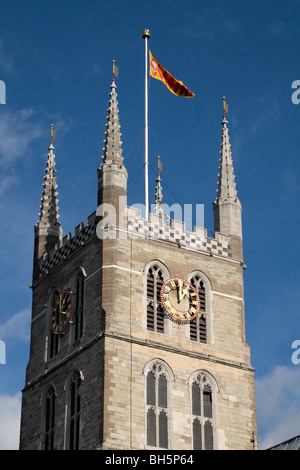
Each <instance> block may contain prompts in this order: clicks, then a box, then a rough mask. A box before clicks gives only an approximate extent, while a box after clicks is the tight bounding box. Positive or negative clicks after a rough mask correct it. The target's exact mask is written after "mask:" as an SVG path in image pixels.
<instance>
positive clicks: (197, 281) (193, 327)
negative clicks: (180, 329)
mask: <svg viewBox="0 0 300 470" xmlns="http://www.w3.org/2000/svg"><path fill="white" fill-rule="evenodd" d="M190 282H191V284H192V285H193V286H194V287H195V288H196V290H197V292H198V294H199V297H200V313H199V315H198V316H197V317H196V318H194V320H192V321H191V322H190V339H191V340H192V341H198V342H200V343H207V342H208V305H207V295H206V285H205V281H204V279H203V278H202V277H201V274H200V273H196V274H194V275H193V276H192V277H191V278H190Z"/></svg>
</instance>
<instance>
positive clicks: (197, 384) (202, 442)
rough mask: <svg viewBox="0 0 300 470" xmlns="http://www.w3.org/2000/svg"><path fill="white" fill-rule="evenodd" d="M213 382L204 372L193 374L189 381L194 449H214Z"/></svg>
mask: <svg viewBox="0 0 300 470" xmlns="http://www.w3.org/2000/svg"><path fill="white" fill-rule="evenodd" d="M214 389H215V384H214V382H213V380H211V379H210V378H209V377H208V375H207V374H206V373H205V372H198V373H196V374H195V376H194V378H193V379H192V383H191V401H192V433H193V449H194V450H213V449H214V427H215V421H216V417H215V411H214V410H215V408H216V407H215V406H214V403H213V401H214V396H215V393H214Z"/></svg>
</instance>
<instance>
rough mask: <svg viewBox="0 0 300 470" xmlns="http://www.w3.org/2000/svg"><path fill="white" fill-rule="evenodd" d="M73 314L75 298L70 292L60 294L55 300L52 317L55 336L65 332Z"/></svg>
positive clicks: (65, 291)
mask: <svg viewBox="0 0 300 470" xmlns="http://www.w3.org/2000/svg"><path fill="white" fill-rule="evenodd" d="M72 313H73V296H72V293H71V292H70V291H68V290H64V291H62V292H60V293H59V294H58V295H57V297H56V298H55V300H54V303H53V307H52V315H51V329H52V333H54V334H55V335H60V334H61V333H63V332H64V330H65V329H66V327H67V325H68V324H69V322H70V320H71V316H72Z"/></svg>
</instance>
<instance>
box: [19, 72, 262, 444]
mask: <svg viewBox="0 0 300 470" xmlns="http://www.w3.org/2000/svg"><path fill="white" fill-rule="evenodd" d="M110 89H111V92H110V99H109V108H108V116H107V123H106V131H105V139H104V148H103V157H102V163H101V164H100V166H99V169H98V172H97V176H98V195H97V203H98V205H97V209H96V210H95V212H94V213H93V214H91V215H90V216H89V217H88V218H87V223H86V224H84V223H80V224H79V225H78V226H77V227H76V228H75V231H74V234H73V235H71V233H68V234H67V235H65V236H64V237H63V238H62V228H61V226H60V224H59V222H58V213H57V211H58V207H57V199H56V198H57V182H56V174H55V164H54V148H53V144H52V143H51V145H50V148H49V155H48V162H47V169H46V177H45V183H44V189H43V197H42V204H41V212H40V216H39V222H38V224H37V227H36V228H35V250H34V270H33V281H32V320H31V347H30V358H29V362H28V366H27V370H26V380H25V387H24V389H23V399H22V419H21V435H20V449H49V450H51V449H57V450H64V449H80V450H85V449H101V450H109V449H113V450H114V451H117V450H130V449H132V450H145V449H151V450H162V449H174V450H200V449H202V450H211V449H216V450H218V449H220V450H222V449H229V450H249V449H253V448H255V436H256V410H255V395H254V370H253V368H252V366H251V363H250V349H249V346H248V344H247V343H246V339H245V311H244V283H243V269H244V267H245V266H244V263H243V255H242V224H241V204H240V201H239V200H238V198H237V193H236V187H235V178H234V170H233V165H232V156H231V150H230V144H229V135H228V121H227V120H226V119H224V120H223V122H222V144H221V158H220V168H219V181H218V190H217V198H216V201H215V202H214V203H213V210H214V217H215V235H214V238H210V237H208V236H207V232H206V229H205V228H203V227H195V228H194V231H192V232H189V231H188V230H186V227H185V224H184V223H183V222H182V221H178V220H170V218H169V217H167V216H166V215H165V214H164V212H163V204H162V197H163V196H162V181H161V176H160V172H158V177H157V181H156V182H157V186H156V194H155V204H154V211H153V213H150V215H149V219H144V218H142V216H141V213H140V211H139V210H138V209H136V208H131V207H128V205H127V170H126V167H125V165H126V161H123V155H122V142H121V133H120V123H119V109H118V102H117V93H116V84H115V81H114V80H113V82H112V84H111V87H110ZM159 164H160V163H159ZM195 203H197V201H195Z"/></svg>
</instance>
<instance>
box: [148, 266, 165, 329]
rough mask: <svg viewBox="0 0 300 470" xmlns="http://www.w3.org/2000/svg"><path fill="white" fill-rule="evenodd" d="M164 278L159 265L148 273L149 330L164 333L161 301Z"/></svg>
mask: <svg viewBox="0 0 300 470" xmlns="http://www.w3.org/2000/svg"><path fill="white" fill-rule="evenodd" d="M163 282H164V278H163V273H162V270H161V269H160V268H159V266H157V265H153V266H151V267H150V268H149V270H148V273H147V329H148V330H150V331H157V332H158V333H164V310H163V307H162V305H161V300H160V289H161V286H162V285H163Z"/></svg>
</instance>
